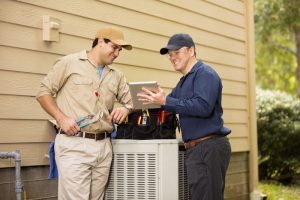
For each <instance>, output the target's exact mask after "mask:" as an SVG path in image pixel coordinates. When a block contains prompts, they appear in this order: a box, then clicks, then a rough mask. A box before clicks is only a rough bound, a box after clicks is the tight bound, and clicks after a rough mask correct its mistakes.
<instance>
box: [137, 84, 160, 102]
mask: <svg viewBox="0 0 300 200" xmlns="http://www.w3.org/2000/svg"><path fill="white" fill-rule="evenodd" d="M142 90H143V92H140V93H138V94H137V96H138V97H139V99H138V100H139V101H142V102H143V104H157V105H165V104H166V94H165V92H164V90H163V89H161V88H160V87H158V91H157V92H156V93H155V92H153V91H151V90H148V89H146V88H142Z"/></svg>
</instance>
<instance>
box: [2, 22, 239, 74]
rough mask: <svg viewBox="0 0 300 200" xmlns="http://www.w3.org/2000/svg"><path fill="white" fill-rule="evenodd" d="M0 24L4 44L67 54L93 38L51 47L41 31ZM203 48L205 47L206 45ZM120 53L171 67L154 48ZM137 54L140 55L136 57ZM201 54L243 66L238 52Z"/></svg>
mask: <svg viewBox="0 0 300 200" xmlns="http://www.w3.org/2000/svg"><path fill="white" fill-rule="evenodd" d="M0 25H1V26H3V29H1V30H0V42H1V43H2V44H3V45H5V46H12V47H19V48H26V49H32V50H35V51H38V50H40V51H46V52H50V53H59V54H68V53H70V52H75V51H80V50H82V49H83V48H86V49H89V47H88V46H89V45H90V44H91V42H92V41H91V40H87V39H82V38H77V42H76V43H74V38H73V37H71V36H67V35H60V38H61V41H63V42H60V43H51V47H49V45H48V43H46V42H43V41H42V40H41V34H42V33H41V31H38V30H36V29H30V28H25V27H20V26H17V25H12V24H7V23H0ZM76 49H77V50H76ZM203 49H204V50H205V48H203ZM200 52H202V50H200ZM122 54H123V55H121V56H120V57H118V59H117V60H116V62H117V63H124V64H128V65H136V66H149V67H151V68H156V69H163V70H171V69H170V67H168V66H170V63H169V61H168V60H167V58H165V59H163V58H162V56H161V55H159V54H158V53H156V52H149V51H145V50H141V49H135V50H134V51H124V53H123V52H122ZM136 55H139V59H136ZM214 55H215V56H214ZM202 57H203V59H204V60H206V59H209V57H211V59H212V60H214V62H219V63H224V62H225V63H226V64H228V65H233V66H243V64H242V63H243V62H244V60H243V59H242V58H241V57H240V56H238V55H233V54H231V53H227V55H226V54H225V53H224V54H221V52H218V51H217V50H216V51H215V52H211V51H209V50H208V49H207V51H203V55H202ZM229 59H230V60H229Z"/></svg>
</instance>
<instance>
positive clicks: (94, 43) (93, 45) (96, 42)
mask: <svg viewBox="0 0 300 200" xmlns="http://www.w3.org/2000/svg"><path fill="white" fill-rule="evenodd" d="M104 42H105V43H109V42H110V40H109V39H106V38H104ZM97 44H98V38H95V39H94V41H93V44H92V48H94V47H95V46H96V45H97Z"/></svg>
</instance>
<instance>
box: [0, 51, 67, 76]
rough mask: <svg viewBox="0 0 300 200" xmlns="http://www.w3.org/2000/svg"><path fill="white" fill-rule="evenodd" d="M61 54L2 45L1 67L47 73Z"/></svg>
mask: <svg viewBox="0 0 300 200" xmlns="http://www.w3.org/2000/svg"><path fill="white" fill-rule="evenodd" d="M61 56H62V55H57V54H52V53H46V52H40V51H32V50H28V49H21V48H13V47H8V46H0V69H4V70H10V71H18V72H30V73H38V74H46V73H47V72H48V71H49V70H50V69H51V67H52V66H53V64H54V62H55V60H56V59H58V58H59V57H61ZM12 58H18V59H12ZM20 60H22V62H20Z"/></svg>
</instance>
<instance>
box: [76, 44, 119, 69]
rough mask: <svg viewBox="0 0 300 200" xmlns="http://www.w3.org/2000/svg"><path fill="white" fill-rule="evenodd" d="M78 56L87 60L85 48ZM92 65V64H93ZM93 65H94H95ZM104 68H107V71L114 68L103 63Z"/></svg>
mask: <svg viewBox="0 0 300 200" xmlns="http://www.w3.org/2000/svg"><path fill="white" fill-rule="evenodd" d="M78 57H79V59H80V60H88V56H87V50H85V49H84V50H82V51H80V52H79V56H78ZM93 66H94V65H93ZM95 67H96V66H95ZM104 68H107V69H108V70H109V71H110V70H115V69H114V68H112V67H110V66H109V65H105V66H104ZM104 68H103V69H104Z"/></svg>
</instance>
